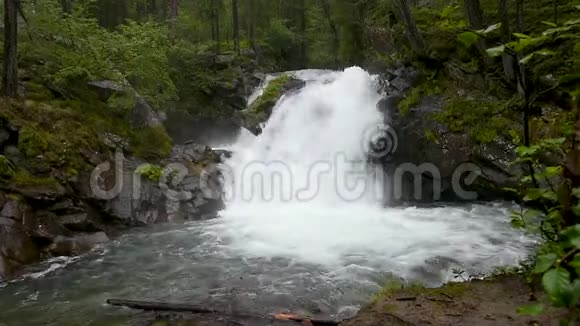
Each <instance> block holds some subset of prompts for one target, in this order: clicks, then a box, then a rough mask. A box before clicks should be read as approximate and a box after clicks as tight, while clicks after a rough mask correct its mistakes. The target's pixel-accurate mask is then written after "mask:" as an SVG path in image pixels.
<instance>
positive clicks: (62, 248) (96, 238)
mask: <svg viewBox="0 0 580 326" xmlns="http://www.w3.org/2000/svg"><path fill="white" fill-rule="evenodd" d="M108 241H109V237H107V235H106V234H105V233H104V232H96V233H86V234H77V235H75V236H73V237H64V236H58V237H57V238H56V239H55V240H54V242H53V243H52V244H51V245H50V246H49V248H48V251H49V252H50V253H51V254H52V255H54V256H76V255H79V254H82V253H85V252H87V251H89V250H91V249H92V248H94V247H95V246H96V245H99V244H104V243H107V242H108Z"/></svg>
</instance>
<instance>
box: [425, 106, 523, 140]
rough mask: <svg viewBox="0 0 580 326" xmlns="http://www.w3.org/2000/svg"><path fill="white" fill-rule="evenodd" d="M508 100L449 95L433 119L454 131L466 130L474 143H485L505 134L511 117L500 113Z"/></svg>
mask: <svg viewBox="0 0 580 326" xmlns="http://www.w3.org/2000/svg"><path fill="white" fill-rule="evenodd" d="M506 105H509V102H507V104H506V102H505V101H493V100H489V99H483V100H476V99H467V98H464V97H460V96H457V95H455V96H451V97H449V98H448V99H447V102H446V104H445V108H444V110H443V111H442V112H439V113H437V114H435V115H434V119H435V120H436V121H437V122H440V123H442V124H444V125H446V126H447V127H448V128H449V130H450V131H452V132H455V133H463V132H466V133H467V134H469V136H470V138H471V139H472V140H473V141H474V142H475V143H480V144H486V143H491V142H493V141H495V140H496V139H497V137H498V136H500V135H503V134H506V136H507V132H508V130H509V127H510V125H513V122H512V120H511V119H509V118H507V117H505V116H503V115H502V114H501V113H502V112H503V111H506V110H505V106H506Z"/></svg>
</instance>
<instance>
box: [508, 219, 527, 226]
mask: <svg viewBox="0 0 580 326" xmlns="http://www.w3.org/2000/svg"><path fill="white" fill-rule="evenodd" d="M510 225H511V226H512V227H513V228H514V229H523V228H524V227H525V226H526V225H525V224H524V221H522V220H521V219H519V218H512V220H511V221H510Z"/></svg>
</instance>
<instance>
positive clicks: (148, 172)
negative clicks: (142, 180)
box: [135, 164, 163, 182]
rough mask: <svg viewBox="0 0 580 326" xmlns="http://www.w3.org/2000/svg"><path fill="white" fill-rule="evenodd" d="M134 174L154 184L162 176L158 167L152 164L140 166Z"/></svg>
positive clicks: (161, 171) (161, 170)
mask: <svg viewBox="0 0 580 326" xmlns="http://www.w3.org/2000/svg"><path fill="white" fill-rule="evenodd" d="M135 172H137V173H138V174H140V175H142V176H144V177H146V178H147V179H149V180H151V181H155V182H157V181H159V179H161V176H162V175H163V169H162V168H161V167H160V166H159V165H153V164H145V165H141V166H140V167H139V168H137V171H135Z"/></svg>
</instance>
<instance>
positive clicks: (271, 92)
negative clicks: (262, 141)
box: [243, 74, 305, 134]
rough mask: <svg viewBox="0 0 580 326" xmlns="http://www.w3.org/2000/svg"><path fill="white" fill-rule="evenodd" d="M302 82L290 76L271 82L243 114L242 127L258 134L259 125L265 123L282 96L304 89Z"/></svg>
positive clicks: (282, 76) (284, 75) (280, 77)
mask: <svg viewBox="0 0 580 326" xmlns="http://www.w3.org/2000/svg"><path fill="white" fill-rule="evenodd" d="M304 85H305V82H304V81H303V80H300V79H297V78H294V77H292V76H290V75H287V74H283V75H281V76H279V77H277V78H276V79H274V80H272V81H271V82H270V83H269V84H268V86H267V87H266V89H264V93H263V94H262V96H260V97H259V98H258V99H256V101H255V102H254V103H252V104H251V106H250V107H249V108H248V109H246V110H245V111H244V112H243V122H244V126H245V127H246V128H247V129H248V130H250V131H251V132H253V133H254V134H260V133H261V132H262V131H261V128H260V124H261V123H263V122H266V121H267V120H268V119H269V118H270V115H271V114H272V110H273V109H274V107H275V106H276V103H277V102H278V100H280V98H281V97H282V95H284V94H286V93H288V92H290V91H293V90H297V89H300V88H302V87H304Z"/></svg>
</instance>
